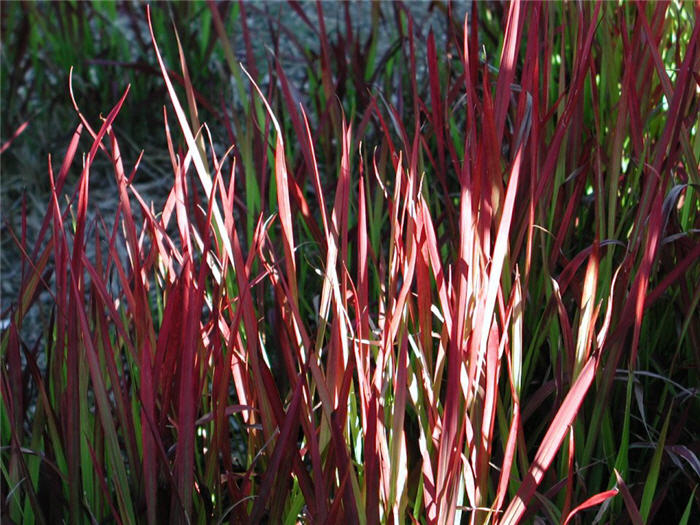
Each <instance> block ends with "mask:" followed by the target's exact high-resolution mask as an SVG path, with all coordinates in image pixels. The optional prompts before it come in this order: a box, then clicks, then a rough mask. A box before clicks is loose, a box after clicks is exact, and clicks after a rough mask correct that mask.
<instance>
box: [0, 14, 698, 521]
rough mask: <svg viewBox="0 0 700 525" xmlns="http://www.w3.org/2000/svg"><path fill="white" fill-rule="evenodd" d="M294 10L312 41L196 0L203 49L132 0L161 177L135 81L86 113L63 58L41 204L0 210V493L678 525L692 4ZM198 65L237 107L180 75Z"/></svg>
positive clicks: (361, 513) (189, 517) (35, 507)
mask: <svg viewBox="0 0 700 525" xmlns="http://www.w3.org/2000/svg"><path fill="white" fill-rule="evenodd" d="M287 8H288V9H289V12H290V13H295V16H296V17H298V21H297V23H298V24H301V26H302V27H305V28H306V29H305V30H308V31H309V32H311V33H313V35H314V38H315V44H314V45H311V44H308V43H307V42H304V41H302V40H301V39H300V38H298V34H299V31H298V27H292V26H290V24H289V21H288V20H285V18H284V17H282V16H277V17H275V16H273V15H271V14H270V11H266V10H265V9H262V10H258V11H259V12H258V13H253V12H254V11H256V10H257V8H256V7H255V6H253V5H250V4H246V3H241V4H238V5H236V6H235V7H233V8H231V9H230V10H228V8H227V9H223V8H222V6H218V5H216V4H214V3H208V4H206V5H204V4H197V5H195V6H194V7H192V8H190V9H194V11H195V12H196V15H197V17H201V24H202V27H204V28H205V30H204V31H203V34H204V36H202V37H201V40H200V41H199V42H200V43H199V46H194V47H195V49H194V50H193V49H192V46H191V45H186V44H187V40H186V39H185V38H179V37H177V36H174V33H170V31H171V30H170V29H166V28H164V27H162V26H159V25H158V24H157V23H154V22H155V21H156V20H157V17H161V18H162V15H161V14H159V15H157V16H156V13H158V9H157V8H154V9H153V10H151V9H150V8H149V9H148V10H147V12H146V20H147V25H145V26H143V27H145V28H147V29H148V34H149V35H150V39H149V42H150V43H151V44H152V46H153V48H152V51H151V52H150V53H151V55H150V56H151V57H152V58H153V59H154V60H153V61H152V62H151V65H150V66H149V67H151V68H152V69H153V70H154V71H156V72H157V74H158V75H159V77H158V78H159V82H162V89H163V92H162V94H163V98H162V100H161V102H164V103H165V102H167V106H166V107H165V109H161V110H159V111H158V112H157V113H156V114H157V118H158V119H159V120H160V118H161V115H162V121H161V125H162V126H163V129H164V137H165V141H164V148H165V151H166V152H167V157H166V158H167V166H168V169H169V170H170V175H169V180H168V184H167V192H166V196H165V198H164V202H163V203H160V204H156V203H155V202H154V201H151V200H150V199H149V198H148V197H147V196H146V195H144V194H143V193H142V192H141V191H139V189H138V187H137V181H138V178H139V173H140V172H139V166H140V163H141V162H142V159H143V158H144V157H143V156H141V155H139V156H138V157H137V158H136V160H135V161H134V162H133V163H127V162H126V161H125V158H124V157H123V156H122V153H121V151H122V150H121V149H120V140H121V137H120V132H119V127H118V125H117V123H118V122H120V120H121V119H122V118H124V115H123V114H122V111H124V107H125V104H126V103H127V101H128V99H129V97H130V96H131V93H130V91H131V88H130V87H126V86H124V90H123V92H122V93H120V96H119V97H118V102H117V103H116V105H114V106H113V107H112V108H111V110H110V111H103V113H102V118H101V119H99V120H98V119H97V118H93V117H90V116H89V115H90V114H91V113H88V112H86V113H85V114H83V113H82V112H81V111H82V109H84V108H81V107H80V104H78V102H77V101H76V99H75V96H74V95H75V92H76V90H75V89H74V88H75V87H76V86H75V85H73V84H71V89H70V98H71V99H72V104H73V106H74V108H75V110H76V113H77V114H78V116H79V119H80V124H79V125H78V126H77V128H76V129H74V133H73V136H72V139H71V140H70V143H69V146H68V148H67V151H66V153H65V156H64V157H63V160H62V163H61V165H60V167H58V168H54V167H53V165H52V163H51V162H49V181H50V188H51V191H50V197H49V199H48V206H47V207H46V214H45V215H44V216H43V218H42V219H41V220H39V221H38V223H37V227H36V232H32V235H27V229H26V224H27V220H28V217H29V215H30V211H29V210H28V209H27V207H26V206H25V207H23V209H22V214H21V219H20V221H19V224H20V228H16V227H12V226H11V225H8V226H7V227H6V228H7V231H8V232H9V235H10V236H11V238H12V239H13V241H14V244H15V246H16V249H17V250H18V253H19V254H21V257H20V260H19V261H18V264H19V265H21V279H20V286H19V291H18V294H17V298H16V300H15V301H14V302H13V303H12V305H11V306H10V307H9V308H7V310H6V311H5V312H3V316H2V319H3V331H2V339H1V340H0V356H1V358H2V382H1V383H0V385H1V387H2V390H1V391H2V408H3V410H2V413H1V415H0V425H1V426H0V430H1V436H2V452H1V454H2V485H1V486H2V494H3V503H2V505H3V507H2V514H3V517H5V516H7V517H8V519H9V520H12V521H14V522H23V521H28V522H32V521H37V522H53V521H56V520H58V519H67V520H70V521H72V522H87V521H98V522H102V521H114V522H119V523H134V522H146V523H159V522H178V523H179V522H182V523H185V522H191V521H196V522H198V523H208V522H224V521H230V522H233V523H249V522H250V523H262V522H271V523H297V522H308V523H317V522H318V523H324V522H330V523H337V522H340V521H341V520H345V521H347V522H351V523H387V522H394V523H399V522H407V521H409V520H411V521H412V522H418V523H504V524H510V523H520V522H526V521H530V522H540V521H542V520H544V521H545V522H561V523H574V522H577V521H578V522H590V521H592V520H593V519H595V520H596V521H597V522H606V523H617V522H620V521H622V520H629V521H632V522H633V523H645V522H651V521H653V520H655V519H658V517H659V516H664V519H672V520H673V521H674V522H676V521H677V522H679V523H683V522H688V520H689V517H690V516H692V515H693V513H695V512H697V504H698V501H697V498H698V496H697V494H698V493H697V490H696V486H697V482H698V475H699V474H700V468H698V467H699V465H700V464H699V463H698V459H697V453H698V451H697V448H696V447H697V442H698V439H697V438H698V428H697V425H695V426H694V423H693V422H694V421H697V420H699V418H698V416H700V414H698V392H697V381H698V377H697V371H698V367H697V365H698V362H699V359H698V358H699V357H700V356H698V350H697V349H698V348H700V339H699V337H700V334H699V333H698V332H697V326H700V323H698V310H697V303H698V298H699V297H700V295H699V294H698V291H697V287H696V286H694V285H693V283H697V282H698V281H700V275H699V273H700V267H699V266H698V263H697V261H698V260H700V243H698V241H697V232H698V227H699V226H700V224H699V223H698V221H699V219H698V213H699V212H700V202H699V201H698V198H697V185H698V161H697V159H698V156H699V155H700V138H699V137H700V135H699V134H698V131H699V130H698V124H697V122H698V110H699V109H700V106H699V102H700V97H699V96H698V81H699V79H698V76H697V71H698V63H699V62H700V46H699V45H698V39H699V38H700V24H697V23H696V18H697V15H698V12H697V11H693V5H692V4H688V3H685V4H666V3H658V4H642V3H640V4H634V5H633V4H623V5H613V4H610V3H583V4H581V3H567V4H548V3H547V4H545V3H518V2H514V3H512V4H508V5H505V6H504V5H500V4H499V5H496V6H491V5H486V4H473V5H472V7H471V8H470V10H469V14H468V17H466V18H464V17H462V14H457V13H455V12H453V10H452V9H453V8H452V7H451V6H450V5H445V6H442V5H436V7H435V9H440V10H441V14H440V16H441V17H442V20H444V23H443V25H442V26H440V25H436V26H435V27H433V28H432V29H430V30H428V31H422V30H421V29H420V28H419V20H417V19H416V18H415V16H414V11H413V10H412V8H409V7H408V6H406V5H405V4H402V3H395V4H391V5H380V4H372V5H369V4H363V5H362V8H363V9H364V11H362V10H360V13H359V14H357V13H353V12H351V8H350V5H349V4H343V5H342V6H341V7H340V8H338V9H337V13H336V24H335V25H334V28H333V29H331V28H330V27H329V20H330V17H327V16H324V9H330V5H326V4H322V3H319V4H317V5H316V6H315V12H313V10H311V9H310V8H309V6H304V5H300V4H299V3H297V2H290V3H289V5H288V7H287ZM182 9H185V8H182ZM282 12H283V11H280V13H282ZM253 14H255V15H256V16H261V17H263V19H264V20H265V21H266V22H267V24H268V26H269V28H270V33H271V34H272V35H273V36H274V38H273V44H272V46H271V48H270V50H269V51H271V52H268V53H267V54H264V53H262V54H261V53H260V52H259V50H256V49H255V48H254V45H253V41H254V35H253V34H252V33H251V25H250V24H251V23H252V22H251V20H253V18H254V17H253V16H252V15H253ZM358 17H359V18H358ZM197 20H200V18H197ZM258 20H259V19H258ZM234 22H235V24H236V26H235V30H236V31H240V33H241V34H242V38H243V44H242V49H241V50H240V52H238V53H237V51H238V49H236V48H235V47H234V45H233V44H232V41H231V40H230V39H229V35H230V33H231V32H232V31H234V26H233V23H234ZM176 25H177V24H176ZM185 25H187V24H185ZM139 27H140V26H139ZM187 27H188V28H189V29H185V32H184V33H183V36H184V37H186V36H187V35H188V34H191V25H190V26H187ZM388 28H391V29H392V32H391V33H390V34H391V35H393V39H389V40H390V41H389V42H386V40H384V41H382V40H381V39H380V38H379V34H380V33H382V32H385V31H387V30H388ZM438 28H441V30H440V31H438V30H437V29H438ZM178 29H180V28H179V27H178ZM336 29H337V31H336ZM165 35H170V36H165ZM161 38H164V39H165V45H161V42H163V41H162V40H161ZM195 42H196V41H195ZM289 48H291V49H292V50H293V51H292V53H293V57H292V58H293V60H292V59H290V58H289V57H287V56H285V53H286V51H285V50H287V49H289ZM193 56H194V58H193ZM197 57H199V59H200V60H204V59H207V60H209V59H210V58H211V60H212V61H213V62H214V63H217V64H218V67H219V70H220V72H221V74H222V75H224V78H230V81H231V92H229V93H228V95H230V100H229V101H227V102H224V103H222V104H219V103H218V101H217V103H213V102H211V100H209V99H208V97H207V94H206V93H204V92H199V91H197V90H196V89H195V88H196V86H197V85H198V82H205V81H204V80H202V79H201V78H198V77H197V74H199V72H200V71H201V70H200V68H199V66H197V67H196V68H194V69H193V68H192V64H193V63H194V64H198V62H190V60H195V61H196V60H197ZM212 57H213V58H212ZM239 60H240V61H241V63H239ZM285 61H289V63H291V64H293V66H291V69H288V68H287V67H286V63H285ZM168 64H170V65H168ZM175 64H177V68H176V66H175ZM175 69H177V72H176V71H175ZM291 70H293V74H292V73H291V72H290V71H291ZM193 71H195V73H193ZM178 79H179V80H178ZM222 89H223V88H222ZM203 106H206V107H211V108H216V112H217V114H216V116H213V118H214V122H215V123H214V124H213V125H212V127H211V128H209V127H208V126H207V125H206V124H205V123H204V116H205V113H203V112H201V111H200V108H201V107H203ZM129 118H130V119H137V118H138V115H131V116H130V117H129ZM153 118H155V117H153ZM97 124H99V125H97ZM16 140H20V139H19V138H17V139H16ZM86 140H87V141H86ZM4 141H5V139H4V138H3V142H4ZM81 144H87V145H88V146H89V147H88V148H87V149H86V150H85V151H84V153H83V154H82V162H79V161H78V160H77V159H78V158H80V157H79V156H78V152H79V151H81V149H80V146H81ZM224 144H226V145H227V146H225V145H224ZM12 147H15V146H12ZM12 147H9V146H8V148H9V149H8V150H7V151H12ZM4 154H6V153H4ZM98 159H99V161H101V162H106V163H107V164H108V165H109V167H110V169H111V171H112V177H113V181H114V185H113V189H114V194H115V195H116V197H115V199H114V201H113V202H114V205H113V206H112V209H110V210H105V209H103V208H104V206H103V207H101V208H99V213H95V203H94V202H93V199H92V198H91V191H92V188H93V184H94V182H93V181H92V180H91V177H94V173H93V171H94V170H95V169H96V168H95V166H96V163H97V162H98ZM161 169H162V168H161ZM71 177H73V178H71ZM73 180H74V181H75V182H74V184H73ZM71 186H73V188H71ZM107 214H109V216H107ZM18 229H19V231H16V230H18ZM47 304H48V305H49V307H48V311H49V315H47V316H46V318H45V322H43V323H41V324H40V325H39V326H37V325H36V323H35V321H34V320H35V319H36V318H35V317H34V318H32V317H31V315H30V314H31V312H32V310H34V309H40V308H46V305H47ZM30 322H32V323H33V324H31V325H29V324H28V323H30ZM28 332H30V333H32V334H33V335H32V338H31V339H30V338H28V337H27V335H26V334H27V333H28ZM37 334H40V335H37ZM596 512H597V514H595V513H596ZM594 516H595V518H594Z"/></svg>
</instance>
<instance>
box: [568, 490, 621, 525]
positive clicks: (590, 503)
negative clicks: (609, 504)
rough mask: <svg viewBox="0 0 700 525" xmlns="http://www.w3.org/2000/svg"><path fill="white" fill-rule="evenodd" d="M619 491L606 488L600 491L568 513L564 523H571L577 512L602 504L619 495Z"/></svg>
mask: <svg viewBox="0 0 700 525" xmlns="http://www.w3.org/2000/svg"><path fill="white" fill-rule="evenodd" d="M618 493H619V490H618V489H610V490H606V491H604V492H600V493H598V494H596V495H595V496H591V497H590V498H588V499H587V500H586V501H584V502H583V503H581V504H580V505H578V506H577V507H576V508H575V509H573V510H572V511H571V512H569V513H568V514H567V515H566V519H565V520H564V525H569V522H570V521H571V520H572V519H573V518H574V516H575V515H576V514H578V513H579V512H581V511H582V510H586V509H589V508H591V507H595V506H596V505H600V504H601V503H603V502H605V501H607V500H609V499H610V498H612V497H614V496H617V494H618Z"/></svg>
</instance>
